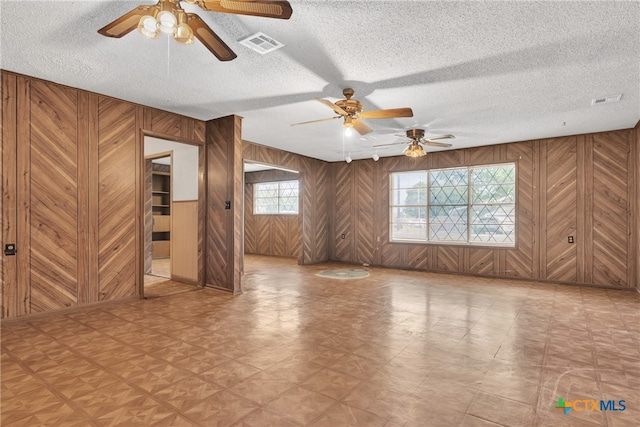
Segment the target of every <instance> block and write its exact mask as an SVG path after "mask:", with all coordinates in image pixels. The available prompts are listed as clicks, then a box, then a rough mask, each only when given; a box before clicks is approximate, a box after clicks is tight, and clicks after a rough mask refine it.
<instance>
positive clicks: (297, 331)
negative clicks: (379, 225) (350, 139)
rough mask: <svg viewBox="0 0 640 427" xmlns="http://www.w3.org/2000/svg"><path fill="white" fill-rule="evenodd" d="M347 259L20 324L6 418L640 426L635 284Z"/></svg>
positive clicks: (10, 347)
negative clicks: (352, 263) (609, 407)
mask: <svg viewBox="0 0 640 427" xmlns="http://www.w3.org/2000/svg"><path fill="white" fill-rule="evenodd" d="M340 267H344V266H341V265H339V264H323V265H315V266H307V267H300V266H297V265H295V261H293V260H290V259H278V258H270V257H256V256H251V257H247V262H246V269H247V271H246V274H245V277H244V287H245V293H244V294H243V295H240V296H235V297H233V296H231V295H228V294H226V293H223V292H220V291H215V290H210V289H198V290H192V291H186V292H178V293H173V294H170V295H168V296H162V297H158V298H150V299H146V300H140V301H136V302H132V303H123V304H119V305H113V306H109V307H102V308H93V309H85V310H82V311H77V312H75V313H72V314H66V315H57V316H51V317H49V318H47V319H41V320H31V321H28V322H20V323H10V324H5V325H3V327H2V359H1V362H2V386H1V387H2V388H1V393H2V394H1V399H2V402H1V403H2V407H1V423H2V426H4V427H8V426H39V425H43V426H63V425H64V426H107V425H124V426H132V425H143V426H151V425H158V426H207V427H215V426H228V425H232V426H261V427H262V426H278V427H280V426H281V427H288V426H306V425H311V426H327V427H335V426H347V425H349V426H367V427H369V426H371V427H375V426H387V427H397V426H420V427H424V426H456V425H460V426H496V425H503V426H586V427H589V426H597V425H608V426H638V425H640V298H638V295H637V294H636V293H634V292H625V291H612V290H603V289H593V288H581V287H574V286H561V285H550V284H541V283H534V282H517V281H510V280H493V279H484V278H473V277H464V276H454V275H442V274H427V273H421V272H410V271H397V270H391V269H378V268H370V269H369V272H370V276H369V277H367V278H364V279H354V280H335V279H328V278H320V277H317V276H315V275H314V274H315V273H317V272H319V271H321V270H324V269H327V268H340ZM559 397H562V398H564V400H565V401H573V400H577V399H588V400H592V399H593V400H600V399H605V400H608V399H614V400H616V401H618V400H622V399H624V400H625V401H626V410H625V411H623V412H620V411H617V412H614V411H603V412H600V411H578V410H577V409H581V407H580V406H578V408H576V410H571V411H569V413H568V414H567V415H566V416H565V415H563V413H562V411H561V410H558V409H555V408H554V407H555V405H556V404H557V402H558V398H559Z"/></svg>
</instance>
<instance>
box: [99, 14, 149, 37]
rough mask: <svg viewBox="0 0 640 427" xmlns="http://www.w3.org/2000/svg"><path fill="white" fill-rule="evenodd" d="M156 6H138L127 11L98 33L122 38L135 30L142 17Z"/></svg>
mask: <svg viewBox="0 0 640 427" xmlns="http://www.w3.org/2000/svg"><path fill="white" fill-rule="evenodd" d="M154 7H155V6H138V7H136V8H135V9H133V10H132V11H130V12H127V13H125V14H124V15H122V16H121V17H120V18H118V19H116V20H115V21H113V22H112V23H110V24H107V25H105V26H104V27H102V28H100V29H99V30H98V33H100V34H102V35H103V36H107V37H114V38H117V39H118V38H120V37H122V36H124V35H127V34H129V33H130V32H131V31H133V30H135V29H136V28H137V27H138V23H140V18H142V16H144V15H148V14H149V10H151V9H152V8H154Z"/></svg>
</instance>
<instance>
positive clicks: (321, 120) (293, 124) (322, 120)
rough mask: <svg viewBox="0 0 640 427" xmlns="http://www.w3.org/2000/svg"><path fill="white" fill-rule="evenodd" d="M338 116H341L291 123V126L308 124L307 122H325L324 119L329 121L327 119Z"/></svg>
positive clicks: (333, 118)
mask: <svg viewBox="0 0 640 427" xmlns="http://www.w3.org/2000/svg"><path fill="white" fill-rule="evenodd" d="M340 117H342V116H335V117H329V118H327V119H320V120H310V121H308V122H300V123H292V124H291V126H298V125H306V124H309V123H318V122H326V121H329V120H335V119H339V118H340Z"/></svg>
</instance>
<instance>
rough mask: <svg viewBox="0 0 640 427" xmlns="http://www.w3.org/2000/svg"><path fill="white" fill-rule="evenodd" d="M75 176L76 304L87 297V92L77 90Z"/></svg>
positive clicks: (87, 299) (82, 301) (84, 300)
mask: <svg viewBox="0 0 640 427" xmlns="http://www.w3.org/2000/svg"><path fill="white" fill-rule="evenodd" d="M77 96H78V114H77V124H78V132H77V138H76V143H77V151H78V159H77V165H78V167H77V176H76V182H77V183H78V199H77V209H78V223H77V236H78V238H77V256H76V259H77V264H78V291H77V295H78V298H77V304H78V305H81V304H86V303H88V302H89V301H90V299H89V256H88V251H87V248H88V246H89V180H88V171H89V94H88V93H86V92H83V91H77Z"/></svg>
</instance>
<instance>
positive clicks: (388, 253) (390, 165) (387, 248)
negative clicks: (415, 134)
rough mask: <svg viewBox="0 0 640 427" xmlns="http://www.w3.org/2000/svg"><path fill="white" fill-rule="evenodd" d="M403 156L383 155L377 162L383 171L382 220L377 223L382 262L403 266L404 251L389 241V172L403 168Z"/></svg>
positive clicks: (381, 184)
mask: <svg viewBox="0 0 640 427" xmlns="http://www.w3.org/2000/svg"><path fill="white" fill-rule="evenodd" d="M403 161H404V159H403V158H402V157H383V158H382V159H380V161H379V162H378V163H377V164H378V167H379V168H381V169H382V171H383V173H381V174H380V177H379V185H380V195H379V197H380V205H381V209H380V222H379V224H378V225H377V227H378V235H379V236H380V245H381V246H380V264H382V265H385V266H389V267H393V266H398V267H400V266H402V262H403V261H402V253H401V252H402V251H399V250H398V248H399V247H401V246H399V245H398V244H397V243H389V238H390V236H389V173H391V172H395V171H401V170H403V166H402V162H403Z"/></svg>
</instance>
